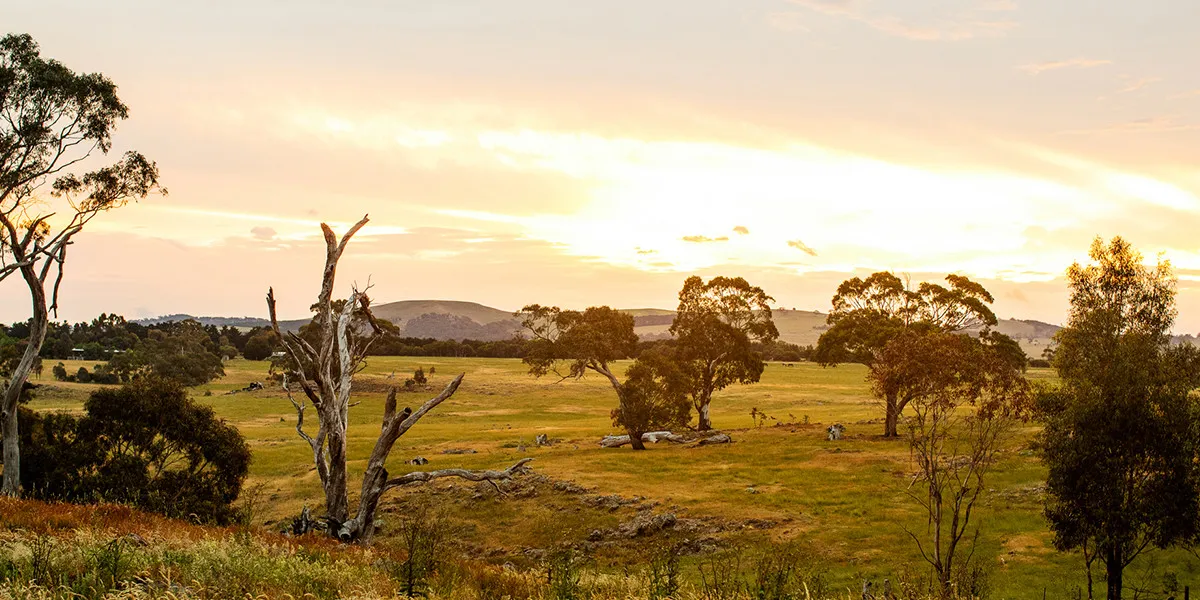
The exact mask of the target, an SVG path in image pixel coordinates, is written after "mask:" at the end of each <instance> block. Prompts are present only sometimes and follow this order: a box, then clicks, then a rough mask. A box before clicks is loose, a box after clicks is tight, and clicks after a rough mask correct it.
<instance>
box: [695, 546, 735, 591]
mask: <svg viewBox="0 0 1200 600" xmlns="http://www.w3.org/2000/svg"><path fill="white" fill-rule="evenodd" d="M697 569H698V570H699V571H700V589H701V591H702V592H703V594H702V597H703V598H705V600H735V599H737V598H741V597H742V590H743V588H744V587H745V585H744V584H743V582H742V554H741V551H740V550H739V549H737V548H734V549H731V550H724V551H721V552H717V553H713V554H710V555H708V556H706V557H704V558H702V559H701V560H700V562H699V564H698V565H697Z"/></svg>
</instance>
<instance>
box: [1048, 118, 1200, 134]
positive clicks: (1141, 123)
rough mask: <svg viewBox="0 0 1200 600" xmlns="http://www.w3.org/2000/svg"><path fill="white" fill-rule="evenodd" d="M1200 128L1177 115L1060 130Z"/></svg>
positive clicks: (1115, 131) (1103, 131)
mask: <svg viewBox="0 0 1200 600" xmlns="http://www.w3.org/2000/svg"><path fill="white" fill-rule="evenodd" d="M1197 130H1200V125H1197V124H1194V123H1184V122H1181V121H1180V120H1179V117H1176V116H1159V117H1146V118H1144V119H1135V120H1133V121H1126V122H1124V123H1117V124H1115V125H1111V126H1107V127H1096V128H1092V129H1069V130H1066V131H1060V132H1058V133H1059V134H1061V135H1083V134H1123V133H1170V132H1175V131H1197Z"/></svg>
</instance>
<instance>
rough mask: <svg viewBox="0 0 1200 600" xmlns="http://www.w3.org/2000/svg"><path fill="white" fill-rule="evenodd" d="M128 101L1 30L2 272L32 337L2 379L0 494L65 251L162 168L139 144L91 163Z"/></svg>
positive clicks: (15, 488)
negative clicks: (17, 287) (22, 296)
mask: <svg viewBox="0 0 1200 600" xmlns="http://www.w3.org/2000/svg"><path fill="white" fill-rule="evenodd" d="M128 116H129V109H128V108H127V107H126V106H125V104H124V103H122V102H121V100H120V98H118V97H117V86H116V84H114V83H113V82H112V81H111V80H109V79H108V78H107V77H105V76H104V75H101V74H99V73H76V72H74V71H72V70H71V69H69V68H67V67H66V66H64V65H63V64H62V63H59V62H58V61H55V60H51V59H47V58H43V57H42V56H41V54H40V51H39V49H38V45H37V43H36V42H34V41H33V38H32V37H30V36H29V35H7V36H5V37H3V38H0V281H3V280H6V279H8V278H9V277H12V276H19V277H20V279H21V280H22V281H23V283H24V284H25V287H26V288H27V289H28V292H29V300H30V304H31V308H32V319H31V320H30V323H29V336H28V338H27V341H28V344H27V345H26V347H25V353H24V355H22V357H21V360H20V362H19V363H18V364H17V366H16V368H14V369H13V370H12V373H11V376H10V377H9V378H8V381H7V382H6V383H5V386H4V393H3V396H2V401H0V404H2V406H0V420H3V429H4V453H3V454H4V477H3V485H2V486H0V493H3V494H5V495H7V496H17V495H19V494H20V482H21V479H20V469H21V453H20V445H19V440H20V433H19V426H18V420H17V403H18V397H19V396H20V393H21V388H22V386H23V385H24V383H25V381H26V380H27V379H28V378H29V372H30V370H31V369H32V368H33V364H34V361H35V359H36V358H37V357H38V354H39V353H40V352H41V348H42V343H43V342H44V341H45V339H46V331H47V327H48V323H49V321H50V315H51V314H52V313H54V314H57V309H58V300H59V298H58V294H59V286H60V284H61V283H62V278H63V272H64V271H63V269H64V267H65V265H66V260H67V250H68V248H69V247H70V246H71V244H72V243H73V241H74V237H75V235H76V234H78V233H79V232H80V231H83V229H84V227H85V226H86V225H87V224H88V223H89V222H91V220H92V219H93V218H95V217H96V216H98V215H100V214H101V213H104V212H107V211H109V210H112V209H114V208H118V207H121V206H123V205H124V204H126V203H127V202H128V201H130V200H136V199H138V198H144V197H146V196H147V195H149V194H150V193H151V192H153V191H155V190H156V189H159V188H158V168H157V167H156V166H155V164H154V163H153V162H151V161H149V160H147V159H146V157H144V156H142V155H141V154H139V153H137V152H127V153H125V155H124V156H122V158H121V159H120V160H118V161H117V162H115V163H113V164H111V165H108V166H105V167H100V168H98V169H96V170H93V171H88V172H82V173H81V172H77V168H78V167H80V166H81V165H82V163H83V161H85V160H87V159H88V158H89V157H94V155H97V154H100V155H104V154H108V152H109V150H111V149H112V134H113V131H114V129H115V128H116V126H117V124H118V123H119V122H121V121H123V120H125V119H126V118H127V117H128Z"/></svg>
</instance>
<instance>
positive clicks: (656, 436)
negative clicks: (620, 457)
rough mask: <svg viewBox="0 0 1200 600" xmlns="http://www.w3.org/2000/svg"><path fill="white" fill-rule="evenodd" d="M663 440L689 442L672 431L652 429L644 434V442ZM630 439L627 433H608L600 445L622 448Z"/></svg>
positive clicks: (654, 442) (678, 442) (677, 442)
mask: <svg viewBox="0 0 1200 600" xmlns="http://www.w3.org/2000/svg"><path fill="white" fill-rule="evenodd" d="M662 440H666V441H668V442H674V443H676V444H684V443H687V440H685V439H683V436H680V435H676V434H674V433H671V432H670V431H650V432H647V433H643V434H642V441H643V442H650V443H651V444H657V443H658V442H660V441H662ZM630 441H631V440H630V438H629V436H627V435H606V436H604V439H602V440H600V446H601V447H604V448H620V447H621V446H624V445H626V444H628V443H630Z"/></svg>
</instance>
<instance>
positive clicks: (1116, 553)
mask: <svg viewBox="0 0 1200 600" xmlns="http://www.w3.org/2000/svg"><path fill="white" fill-rule="evenodd" d="M1123 558H1124V557H1123V556H1121V551H1120V550H1117V549H1110V550H1109V551H1108V552H1107V553H1106V555H1105V557H1104V569H1105V571H1106V572H1107V576H1108V577H1107V579H1108V600H1121V587H1122V585H1121V583H1122V582H1121V578H1122V575H1124V571H1125V565H1124V561H1123Z"/></svg>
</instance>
